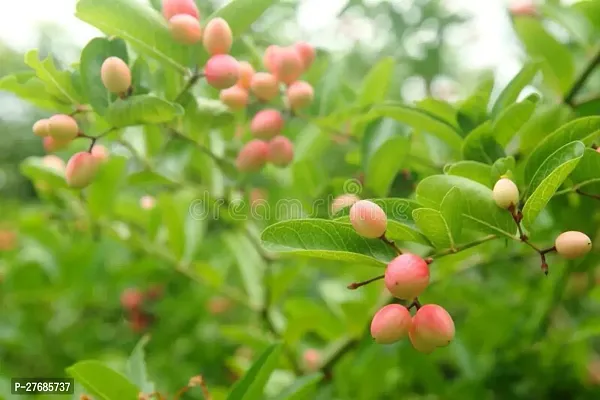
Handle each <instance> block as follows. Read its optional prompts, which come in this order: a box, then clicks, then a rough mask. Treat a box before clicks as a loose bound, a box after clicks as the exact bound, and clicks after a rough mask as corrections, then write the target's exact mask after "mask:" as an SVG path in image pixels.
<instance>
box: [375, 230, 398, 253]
mask: <svg viewBox="0 0 600 400" xmlns="http://www.w3.org/2000/svg"><path fill="white" fill-rule="evenodd" d="M379 239H381V240H382V241H383V243H385V244H387V245H388V246H390V247H391V248H392V249H394V251H395V252H396V254H398V255H401V254H402V250H400V248H399V247H398V246H396V243H395V242H394V241H393V240H390V239H388V238H387V237H386V236H385V233H384V234H383V235H381V237H380V238H379Z"/></svg>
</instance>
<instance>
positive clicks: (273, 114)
mask: <svg viewBox="0 0 600 400" xmlns="http://www.w3.org/2000/svg"><path fill="white" fill-rule="evenodd" d="M284 124H285V121H284V119H283V116H282V115H281V113H280V112H279V111H278V110H275V109H271V108H269V109H265V110H261V111H259V112H257V113H256V115H254V118H252V122H250V131H251V132H252V134H253V135H254V136H256V137H257V138H259V139H264V140H269V139H272V138H274V137H275V136H277V135H279V133H281V130H282V129H283V125H284Z"/></svg>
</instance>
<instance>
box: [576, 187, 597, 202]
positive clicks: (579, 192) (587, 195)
mask: <svg viewBox="0 0 600 400" xmlns="http://www.w3.org/2000/svg"><path fill="white" fill-rule="evenodd" d="M575 193H577V194H579V195H581V196H585V197H589V198H590V199H596V200H600V195H598V194H591V193H586V192H583V191H581V189H577V190H575Z"/></svg>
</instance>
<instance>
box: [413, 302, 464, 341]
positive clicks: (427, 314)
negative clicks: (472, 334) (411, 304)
mask: <svg viewBox="0 0 600 400" xmlns="http://www.w3.org/2000/svg"><path fill="white" fill-rule="evenodd" d="M413 329H414V336H415V339H416V340H418V341H420V342H421V343H423V344H425V345H429V346H431V345H433V346H436V347H443V346H447V345H448V344H449V343H450V342H451V341H452V340H453V339H454V334H455V328H454V321H452V317H451V316H450V314H448V311H446V310H445V309H444V308H443V307H440V306H438V305H437V304H426V305H424V306H422V307H421V308H420V309H419V310H418V311H417V313H416V314H415V316H414V318H413Z"/></svg>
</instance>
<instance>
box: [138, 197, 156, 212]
mask: <svg viewBox="0 0 600 400" xmlns="http://www.w3.org/2000/svg"><path fill="white" fill-rule="evenodd" d="M155 205H156V199H155V198H154V197H152V196H148V195H146V196H142V197H141V198H140V207H142V209H144V210H151V209H153V208H154V206H155Z"/></svg>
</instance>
